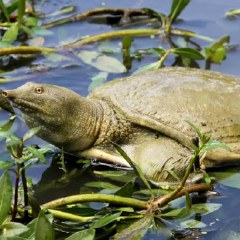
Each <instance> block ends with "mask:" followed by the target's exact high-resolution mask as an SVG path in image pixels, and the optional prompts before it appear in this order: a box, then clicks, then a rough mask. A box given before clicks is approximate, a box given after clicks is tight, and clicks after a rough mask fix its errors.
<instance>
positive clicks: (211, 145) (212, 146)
mask: <svg viewBox="0 0 240 240" xmlns="http://www.w3.org/2000/svg"><path fill="white" fill-rule="evenodd" d="M216 148H222V149H224V150H226V151H231V149H230V147H229V146H227V145H226V144H224V143H221V142H220V141H217V140H210V141H209V142H208V143H207V144H206V145H204V147H203V148H202V149H201V151H200V153H204V152H208V151H210V150H213V149H216Z"/></svg>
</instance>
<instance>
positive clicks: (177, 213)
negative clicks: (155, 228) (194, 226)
mask: <svg viewBox="0 0 240 240" xmlns="http://www.w3.org/2000/svg"><path fill="white" fill-rule="evenodd" d="M188 215H189V211H188V210H187V209H186V208H185V207H184V208H177V209H173V210H170V211H169V212H166V213H162V214H161V217H162V218H167V219H181V218H185V217H187V216H188Z"/></svg>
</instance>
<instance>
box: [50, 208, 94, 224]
mask: <svg viewBox="0 0 240 240" xmlns="http://www.w3.org/2000/svg"><path fill="white" fill-rule="evenodd" d="M48 212H50V213H51V214H52V215H53V216H54V217H57V218H60V219H64V220H69V221H75V222H89V221H91V220H93V219H95V218H97V216H96V217H82V216H79V215H75V214H72V213H66V212H62V211H59V210H53V209H48Z"/></svg>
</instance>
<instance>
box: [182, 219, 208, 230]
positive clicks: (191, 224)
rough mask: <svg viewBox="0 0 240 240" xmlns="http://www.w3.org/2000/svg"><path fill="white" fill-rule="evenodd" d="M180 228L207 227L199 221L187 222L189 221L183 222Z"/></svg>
mask: <svg viewBox="0 0 240 240" xmlns="http://www.w3.org/2000/svg"><path fill="white" fill-rule="evenodd" d="M180 226H182V227H186V228H204V227H206V226H207V225H206V224H205V223H203V222H200V221H197V220H187V221H184V222H181V223H180Z"/></svg>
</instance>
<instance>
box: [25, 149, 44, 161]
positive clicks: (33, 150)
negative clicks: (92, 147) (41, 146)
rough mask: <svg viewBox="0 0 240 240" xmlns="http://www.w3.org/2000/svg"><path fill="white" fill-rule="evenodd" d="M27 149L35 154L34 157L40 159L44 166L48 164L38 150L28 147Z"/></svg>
mask: <svg viewBox="0 0 240 240" xmlns="http://www.w3.org/2000/svg"><path fill="white" fill-rule="evenodd" d="M26 148H27V150H28V151H30V152H31V153H32V154H33V157H36V158H38V159H39V160H40V161H41V162H42V163H43V164H45V163H46V162H47V161H46V158H45V157H44V155H43V153H41V152H40V151H39V150H38V149H36V148H34V147H30V146H27V147H26Z"/></svg>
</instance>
